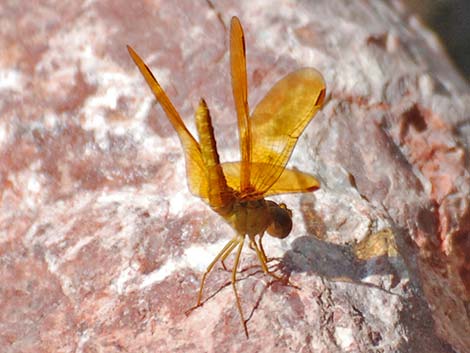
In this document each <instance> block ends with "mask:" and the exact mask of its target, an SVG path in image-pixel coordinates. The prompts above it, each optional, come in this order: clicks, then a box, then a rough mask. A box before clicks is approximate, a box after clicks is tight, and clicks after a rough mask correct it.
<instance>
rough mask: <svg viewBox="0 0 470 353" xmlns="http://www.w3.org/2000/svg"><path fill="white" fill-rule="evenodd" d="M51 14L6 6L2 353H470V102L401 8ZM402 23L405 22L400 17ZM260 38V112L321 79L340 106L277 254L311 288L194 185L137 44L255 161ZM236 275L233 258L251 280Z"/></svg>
mask: <svg viewBox="0 0 470 353" xmlns="http://www.w3.org/2000/svg"><path fill="white" fill-rule="evenodd" d="M391 4H392V5H389V3H387V4H385V3H383V2H376V1H372V2H349V1H339V0H335V1H331V0H329V1H315V2H313V1H298V2H294V1H282V0H275V1H272V2H271V4H270V6H269V7H266V2H263V1H260V0H258V1H250V2H243V4H241V3H240V2H235V1H234V2H230V1H221V2H219V1H212V2H210V1H207V2H193V1H186V0H185V1H178V2H163V1H162V2H148V1H135V2H132V4H131V3H130V2H126V1H100V2H79V1H76V2H71V3H67V4H65V3H63V2H54V1H49V2H48V1H43V2H40V3H37V4H36V6H35V7H30V6H29V5H27V4H26V2H23V3H22V4H16V3H12V2H11V3H8V4H4V5H2V7H1V9H0V19H1V20H0V33H1V35H0V47H1V48H2V51H1V53H0V77H1V80H0V185H1V188H0V207H1V208H0V347H2V351H5V352H8V353H10V352H120V351H124V352H271V353H273V352H288V351H292V352H436V353H437V352H452V351H453V349H455V350H456V351H460V352H470V336H469V335H468V332H470V259H469V255H468V254H469V253H470V200H469V195H470V176H469V165H470V161H469V157H468V156H469V155H468V152H469V146H470V90H469V87H468V85H467V84H466V83H465V82H464V81H463V80H462V79H461V78H460V77H459V76H458V74H457V73H456V72H455V70H454V69H453V67H452V66H451V65H450V63H449V61H448V59H447V58H446V56H445V54H443V50H442V48H441V47H440V45H439V43H438V42H437V41H436V39H435V38H434V36H433V35H432V34H431V33H429V32H428V31H427V30H426V29H425V28H423V27H422V26H421V25H420V23H419V22H418V21H417V20H416V19H415V18H413V17H411V16H409V15H408V14H407V13H406V12H405V11H404V10H403V8H402V7H401V5H400V3H399V2H397V1H395V2H391ZM390 6H392V7H390ZM232 15H237V16H239V18H240V19H241V21H242V24H243V25H244V28H245V34H246V41H247V52H248V79H249V90H250V101H249V102H250V105H251V107H254V106H255V104H256V102H257V101H258V100H259V99H260V98H262V97H263V95H264V94H265V92H266V91H267V90H268V89H269V87H270V86H271V85H272V84H273V83H274V82H275V81H277V80H278V79H279V78H281V77H282V76H283V75H285V74H286V73H288V72H290V71H293V70H295V69H297V68H299V67H303V66H312V67H315V68H317V69H318V70H320V71H321V72H322V73H323V74H324V77H325V80H326V82H327V89H328V93H329V101H328V103H327V104H326V106H325V107H324V109H323V111H322V112H320V113H319V114H318V115H317V117H316V118H315V119H314V121H313V122H312V123H311V124H310V125H309V126H308V128H307V129H306V131H305V133H304V134H303V135H302V137H301V138H300V139H299V143H298V146H297V148H296V151H295V152H294V155H293V157H292V159H291V166H293V167H298V168H299V169H301V170H303V171H305V172H309V173H313V174H315V175H317V176H318V177H319V179H320V180H321V182H322V187H321V189H320V190H319V191H317V192H315V193H313V194H304V195H285V196H280V197H279V198H278V199H279V200H282V201H283V202H286V203H287V204H288V205H289V207H290V208H292V209H293V211H294V229H293V231H292V234H291V236H290V237H288V238H287V239H285V240H282V241H279V240H277V239H267V237H266V240H265V242H264V243H265V247H266V250H267V253H268V255H269V256H273V257H277V258H278V261H274V262H273V265H276V264H277V266H278V268H279V271H280V273H283V274H284V275H286V276H289V278H290V281H291V282H293V283H295V284H296V285H298V286H299V287H300V289H296V288H292V287H288V286H285V285H283V284H282V283H279V282H276V281H273V280H272V279H271V278H269V277H266V276H264V275H263V274H262V273H260V271H259V268H258V267H257V262H256V261H257V260H256V256H255V254H254V253H253V252H252V251H250V250H249V249H248V248H246V249H245V251H244V254H243V261H242V264H241V268H242V272H241V274H240V281H239V282H238V290H239V293H240V296H241V300H242V305H243V309H244V312H245V315H247V316H249V322H248V329H249V332H250V339H249V340H247V339H246V337H245V335H244V331H243V328H242V325H241V324H240V321H239V317H238V312H237V309H236V305H235V301H234V296H233V293H232V290H231V288H230V286H229V285H228V283H229V279H230V274H229V273H228V272H226V271H224V270H223V269H222V268H221V267H217V268H216V269H215V270H214V271H213V272H212V273H211V275H210V276H209V279H208V282H207V285H206V287H205V298H206V299H207V300H206V301H205V302H204V305H203V307H201V308H198V309H197V310H195V311H193V312H192V313H191V314H190V315H188V316H187V315H185V311H186V310H187V309H188V308H190V307H191V306H192V305H194V304H195V301H196V295H197V290H198V286H199V279H200V276H201V275H202V273H203V271H204V269H205V267H206V266H207V265H208V263H209V262H210V260H211V259H212V258H213V257H214V256H215V255H216V254H217V253H218V251H219V250H220V249H221V248H222V246H223V245H224V243H225V242H227V241H228V240H229V239H230V238H231V236H232V235H233V232H232V230H231V229H230V227H229V226H228V225H226V224H225V223H224V222H223V220H222V219H220V218H219V217H218V216H217V215H216V214H215V213H213V212H212V211H211V210H210V209H209V208H208V207H207V206H206V205H204V204H203V203H202V202H201V201H200V200H199V199H197V198H196V197H193V196H192V195H191V194H190V193H189V191H188V190H187V187H186V182H185V169H184V160H183V154H182V151H181V147H180V145H179V141H178V139H177V136H176V134H175V133H174V131H173V130H172V128H171V126H170V124H169V123H168V122H167V121H166V118H165V117H164V115H163V113H162V111H161V110H160V108H159V107H158V106H157V105H156V104H155V102H154V100H153V98H152V96H151V94H150V91H149V89H148V88H147V87H146V85H145V83H144V81H143V79H142V77H141V76H140V74H139V73H138V71H137V69H136V67H135V66H134V65H133V63H132V62H131V60H130V58H129V56H128V54H127V51H126V48H125V45H126V44H130V45H132V46H133V47H134V48H135V49H136V50H137V51H138V52H139V54H141V55H142V57H143V58H144V60H145V61H146V62H147V64H148V65H149V66H150V67H151V69H152V70H153V72H154V74H155V75H156V76H157V78H158V79H159V81H160V83H161V84H162V85H163V87H164V88H165V89H166V90H167V92H168V94H169V96H170V97H171V99H172V100H173V102H174V104H175V106H176V107H177V109H178V110H179V111H180V113H181V115H182V116H183V117H184V119H185V121H186V123H187V124H188V126H190V129H192V131H194V124H193V112H194V109H195V107H196V104H197V102H198V101H199V98H200V97H201V96H203V97H204V98H205V99H206V101H207V102H208V105H209V107H210V109H211V112H212V116H213V119H214V121H215V125H216V126H215V130H216V136H217V138H218V141H219V149H220V152H221V157H222V159H223V160H234V159H236V158H238V157H237V153H238V152H237V146H238V145H237V143H238V142H237V136H236V134H235V133H234V131H235V129H236V122H235V115H234V108H233V103H232V100H231V93H230V81H229V78H230V75H229V71H228V47H227V43H228V24H229V21H230V17H231V16H232ZM230 262H231V260H230V259H229V260H228V263H229V264H230Z"/></svg>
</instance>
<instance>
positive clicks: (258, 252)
mask: <svg viewBox="0 0 470 353" xmlns="http://www.w3.org/2000/svg"><path fill="white" fill-rule="evenodd" d="M250 244H251V245H252V246H253V248H254V250H255V251H256V255H258V259H259V262H261V268H262V269H263V272H264V273H269V270H268V265H267V264H266V255H264V252H262V251H261V250H260V248H259V247H258V244H256V241H255V240H254V239H252V238H250Z"/></svg>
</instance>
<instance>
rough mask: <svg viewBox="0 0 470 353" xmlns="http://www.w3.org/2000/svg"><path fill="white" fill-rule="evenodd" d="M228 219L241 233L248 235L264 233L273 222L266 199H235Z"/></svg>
mask: <svg viewBox="0 0 470 353" xmlns="http://www.w3.org/2000/svg"><path fill="white" fill-rule="evenodd" d="M226 219H227V221H228V222H229V223H230V225H231V226H232V227H233V228H234V229H235V230H236V231H237V232H238V233H239V234H246V235H248V236H255V235H257V234H262V233H264V231H265V230H266V228H268V226H269V225H270V224H271V222H272V219H271V215H270V213H269V207H268V203H267V202H266V200H265V199H259V200H249V201H235V203H234V204H233V208H232V212H231V214H230V215H229V216H228V217H226Z"/></svg>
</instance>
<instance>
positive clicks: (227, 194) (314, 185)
mask: <svg viewBox="0 0 470 353" xmlns="http://www.w3.org/2000/svg"><path fill="white" fill-rule="evenodd" d="M127 49H128V51H129V54H130V56H131V58H132V60H133V61H134V63H135V64H136V65H137V67H138V69H139V71H140V72H141V74H142V75H143V77H144V79H145V81H146V82H147V84H148V85H149V87H150V89H151V90H152V92H153V94H154V96H155V98H156V99H157V101H158V102H159V103H160V105H161V107H162V108H163V111H164V112H165V114H166V116H167V118H168V120H169V121H170V123H171V124H172V126H173V128H174V129H175V131H176V133H177V135H178V137H179V140H180V142H181V145H182V147H183V151H184V156H185V163H186V174H187V182H188V186H189V189H190V191H191V193H192V194H194V195H196V196H198V197H200V198H201V199H202V200H203V201H204V202H205V203H207V204H208V205H209V206H210V207H211V209H212V210H214V211H215V212H216V213H218V214H219V215H220V216H222V217H223V218H224V219H225V220H226V222H227V223H228V224H230V225H231V227H232V228H233V229H234V231H235V235H234V236H233V238H232V239H231V240H229V241H228V242H227V244H226V245H225V246H224V247H223V248H222V250H221V251H220V252H219V253H218V254H217V256H216V257H215V258H214V259H213V260H212V262H211V263H210V264H209V265H208V267H207V269H206V270H205V272H204V273H203V275H202V279H201V282H200V287H199V292H198V296H197V303H196V305H195V306H194V308H198V307H200V306H202V303H203V301H202V298H203V289H204V284H205V282H206V278H207V276H208V275H209V273H210V272H211V271H212V269H213V268H214V266H215V265H216V264H217V263H218V261H221V263H222V265H223V266H224V267H225V264H224V261H225V260H226V259H227V257H228V256H229V255H230V254H231V253H233V252H234V251H235V257H234V261H233V266H232V271H231V285H232V288H233V292H234V295H235V300H236V305H237V309H238V312H239V314H240V319H241V322H242V325H243V329H244V331H245V335H246V337H247V338H248V328H247V321H246V320H245V317H244V315H243V310H242V305H241V302H240V296H239V294H238V291H237V286H236V282H237V272H238V265H239V262H240V256H241V253H242V249H243V246H244V244H245V242H246V241H248V243H249V247H250V248H251V249H253V250H254V251H255V252H256V255H257V258H258V259H259V262H260V265H261V268H262V270H263V272H264V273H265V274H267V275H271V276H273V277H274V278H279V277H278V276H277V275H276V274H275V273H274V272H273V271H271V270H270V269H269V268H268V262H269V260H268V257H267V255H266V253H265V250H264V248H263V244H262V239H263V236H264V234H265V233H268V234H269V235H271V236H273V237H276V238H280V239H283V238H285V237H287V236H288V235H289V233H290V232H291V229H292V211H291V210H290V209H289V208H288V207H287V206H286V205H285V204H284V203H279V204H278V203H276V202H274V201H271V200H266V199H265V197H266V196H271V195H278V194H285V193H302V192H312V191H314V190H317V189H318V188H319V187H320V183H319V181H318V180H317V179H316V178H315V177H314V176H312V175H310V174H308V173H304V172H301V171H299V170H297V169H288V168H286V164H287V162H288V161H289V159H290V156H291V154H292V151H293V149H294V147H295V144H296V142H297V140H298V138H299V136H300V135H301V133H302V132H303V130H304V129H305V127H306V126H307V124H308V123H309V122H310V121H311V120H312V118H313V117H314V115H315V114H316V112H317V111H318V110H319V109H321V107H322V105H323V103H324V100H325V94H326V88H325V81H324V79H323V77H322V75H321V73H320V72H319V71H317V70H316V69H313V68H301V69H298V70H296V71H293V72H291V73H289V74H288V75H286V76H285V77H284V78H282V79H281V80H279V81H278V82H277V83H276V84H275V85H274V86H273V87H272V88H271V89H270V90H269V91H268V93H267V94H266V95H265V97H264V98H262V99H261V101H260V102H259V103H258V105H257V106H256V107H255V109H254V110H253V111H252V112H251V115H250V114H249V107H248V80H247V68H246V51H245V36H244V32H243V27H242V25H241V23H240V20H239V19H238V17H236V16H234V17H233V18H232V19H231V24H230V70H231V83H232V93H233V100H234V103H235V110H236V116H237V123H238V133H239V143H240V161H236V162H224V163H221V162H220V159H219V154H218V150H217V143H216V139H215V136H214V129H213V125H212V118H211V115H210V112H209V109H208V107H207V104H206V102H205V101H204V99H201V100H200V102H199V105H198V107H197V109H196V113H195V120H196V129H197V133H198V137H199V141H198V140H196V139H195V138H194V136H193V135H192V134H191V133H190V131H189V130H188V128H187V127H186V125H185V124H184V121H183V119H182V118H181V116H180V114H179V113H178V111H177V110H176V108H175V107H174V105H173V103H172V102H171V100H170V99H169V98H168V95H167V94H166V93H165V91H164V90H163V88H162V86H161V85H160V84H159V83H158V81H157V79H156V78H155V76H154V75H153V74H152V72H151V71H150V69H149V68H148V66H147V65H146V64H145V63H144V61H143V60H142V59H141V58H140V57H139V55H138V54H137V53H136V52H135V51H134V50H133V49H132V48H131V47H130V46H129V45H128V46H127ZM194 308H192V309H194Z"/></svg>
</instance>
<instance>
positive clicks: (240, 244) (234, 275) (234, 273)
mask: <svg viewBox="0 0 470 353" xmlns="http://www.w3.org/2000/svg"><path fill="white" fill-rule="evenodd" d="M237 239H238V250H237V254H236V257H235V262H234V264H233V269H232V287H233V292H234V293H235V299H236V300H237V307H238V312H239V313H240V319H241V321H242V325H243V328H244V329H245V335H246V337H247V338H248V328H247V326H246V321H245V318H244V316H243V311H242V305H241V303H240V298H239V296H238V291H237V283H236V282H237V268H238V263H239V260H240V254H241V253H242V249H243V243H244V242H245V236H238V237H237Z"/></svg>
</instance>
